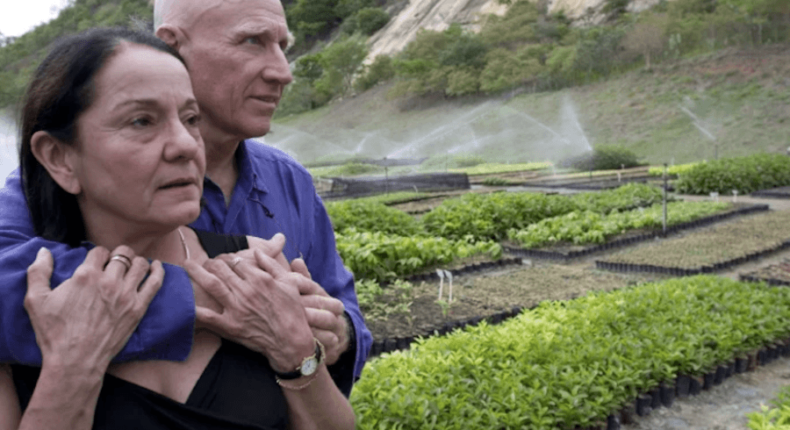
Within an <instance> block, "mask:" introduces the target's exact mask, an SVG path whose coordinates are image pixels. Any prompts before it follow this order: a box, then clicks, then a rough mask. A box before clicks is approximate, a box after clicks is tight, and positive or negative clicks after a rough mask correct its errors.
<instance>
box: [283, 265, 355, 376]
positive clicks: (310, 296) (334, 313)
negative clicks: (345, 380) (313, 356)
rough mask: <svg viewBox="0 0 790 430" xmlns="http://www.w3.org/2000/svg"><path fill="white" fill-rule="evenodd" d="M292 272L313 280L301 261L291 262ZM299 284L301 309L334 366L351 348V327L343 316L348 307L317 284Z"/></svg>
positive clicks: (328, 361)
mask: <svg viewBox="0 0 790 430" xmlns="http://www.w3.org/2000/svg"><path fill="white" fill-rule="evenodd" d="M291 270H292V271H293V272H295V273H299V274H301V275H302V276H304V277H305V278H307V279H311V277H310V272H309V271H308V270H307V265H306V264H305V262H304V260H302V259H301V258H297V259H295V260H294V261H292V262H291ZM299 285H300V288H299V294H301V299H302V306H304V308H305V311H306V312H307V322H308V323H309V324H310V328H311V329H312V330H313V336H315V337H316V339H318V340H320V341H321V343H322V344H323V345H324V348H325V349H326V364H327V365H332V364H335V363H336V362H337V360H338V358H340V355H341V354H342V353H344V352H345V351H346V350H347V349H348V343H349V338H348V329H349V327H348V322H347V321H346V317H345V315H344V311H345V306H343V302H341V301H340V300H338V299H335V298H333V297H331V296H330V295H329V294H327V293H326V291H324V289H323V288H321V286H320V285H318V284H317V283H315V282H312V281H311V282H309V283H300V284H299Z"/></svg>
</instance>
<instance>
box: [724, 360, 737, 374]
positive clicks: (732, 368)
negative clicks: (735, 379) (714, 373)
mask: <svg viewBox="0 0 790 430" xmlns="http://www.w3.org/2000/svg"><path fill="white" fill-rule="evenodd" d="M726 367H727V372H726V373H725V374H724V378H729V377H731V376H732V375H734V374H735V360H730V361H728V362H727V366H726Z"/></svg>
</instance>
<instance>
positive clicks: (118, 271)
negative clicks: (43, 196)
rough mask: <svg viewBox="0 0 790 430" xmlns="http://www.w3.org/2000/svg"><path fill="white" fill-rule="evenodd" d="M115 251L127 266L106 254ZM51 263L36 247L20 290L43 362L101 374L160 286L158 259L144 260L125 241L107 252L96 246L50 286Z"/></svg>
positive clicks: (161, 272)
mask: <svg viewBox="0 0 790 430" xmlns="http://www.w3.org/2000/svg"><path fill="white" fill-rule="evenodd" d="M115 255H123V256H126V257H127V258H128V259H129V261H131V267H129V268H128V270H127V266H126V263H124V262H123V261H118V260H111V256H115ZM53 264H54V262H53V260H52V254H50V253H49V251H48V250H46V249H44V248H42V249H41V250H39V252H38V255H37V256H36V260H35V261H34V262H33V264H32V265H31V266H30V267H29V268H28V290H27V294H26V296H25V310H27V313H28V314H29V315H30V321H31V323H32V325H33V330H34V332H35V334H36V342H37V343H38V346H39V348H40V349H41V354H42V357H43V366H44V367H46V366H56V367H58V368H69V369H75V370H81V371H87V372H97V371H98V372H101V374H104V372H105V371H106V370H107V367H108V366H109V364H110V361H111V360H112V358H113V357H115V355H117V354H118V353H119V352H120V351H121V349H122V348H123V346H124V345H126V342H127V341H128V340H129V337H130V336H131V335H132V333H133V332H134V330H135V328H136V327H137V325H138V324H139V322H140V320H141V319H142V317H143V315H144V314H145V312H146V310H147V309H148V305H149V304H150V303H151V300H153V298H154V296H155V295H156V293H157V292H158V291H159V288H160V287H161V286H162V280H163V279H164V269H163V268H162V264H161V263H160V262H158V261H155V262H154V263H153V264H150V265H149V264H148V261H146V260H145V259H144V258H141V257H135V256H134V252H133V251H132V250H131V249H130V248H128V247H126V246H120V247H118V248H116V249H115V250H114V251H113V253H112V254H110V252H109V251H108V250H107V249H105V248H102V247H96V248H94V249H92V250H91V251H90V252H88V255H87V256H86V258H85V261H84V262H83V263H82V264H81V265H80V266H79V267H78V268H77V270H76V271H75V272H74V276H72V277H71V279H69V280H67V281H65V282H63V283H62V284H61V285H60V286H58V287H57V288H55V289H51V288H50V278H51V276H52V269H53ZM149 268H150V274H149ZM146 274H148V279H145V276H146ZM143 279H145V282H143ZM141 282H142V285H141Z"/></svg>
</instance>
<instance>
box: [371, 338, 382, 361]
mask: <svg viewBox="0 0 790 430" xmlns="http://www.w3.org/2000/svg"><path fill="white" fill-rule="evenodd" d="M379 354H381V342H380V341H375V342H373V345H371V346H370V355H371V357H375V356H377V355H379Z"/></svg>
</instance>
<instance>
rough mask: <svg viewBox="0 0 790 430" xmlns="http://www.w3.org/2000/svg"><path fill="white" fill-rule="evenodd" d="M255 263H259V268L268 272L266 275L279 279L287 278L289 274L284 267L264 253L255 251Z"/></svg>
mask: <svg viewBox="0 0 790 430" xmlns="http://www.w3.org/2000/svg"><path fill="white" fill-rule="evenodd" d="M255 261H257V262H258V266H259V267H260V268H261V269H263V270H264V271H266V273H268V274H270V275H271V276H272V277H274V278H275V279H276V278H279V277H281V276H285V275H286V274H288V273H289V272H287V271H286V270H285V269H284V268H283V267H282V266H280V265H279V264H277V261H275V260H274V259H273V258H272V257H269V256H268V255H266V254H264V253H263V251H261V250H258V249H256V250H255Z"/></svg>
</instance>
